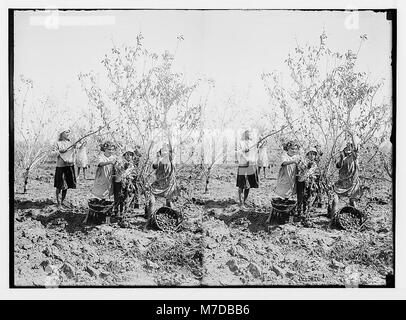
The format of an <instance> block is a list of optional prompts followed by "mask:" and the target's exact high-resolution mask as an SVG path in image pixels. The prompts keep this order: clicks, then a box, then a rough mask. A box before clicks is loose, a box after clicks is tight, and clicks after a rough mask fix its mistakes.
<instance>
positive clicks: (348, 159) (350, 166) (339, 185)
mask: <svg viewBox="0 0 406 320" xmlns="http://www.w3.org/2000/svg"><path fill="white" fill-rule="evenodd" d="M357 158H358V149H357V148H356V146H355V143H354V142H353V141H349V142H347V145H346V146H345V148H344V149H343V150H342V151H341V153H340V156H339V159H338V161H337V163H336V167H337V169H339V171H338V181H336V183H334V192H335V195H334V199H333V204H332V210H331V212H330V216H331V217H332V216H334V214H335V213H336V207H337V203H338V198H339V197H340V198H341V197H347V198H349V202H350V206H352V207H354V208H355V207H356V199H358V198H359V197H360V196H361V188H360V184H361V183H360V178H359V176H358V160H357Z"/></svg>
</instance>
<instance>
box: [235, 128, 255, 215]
mask: <svg viewBox="0 0 406 320" xmlns="http://www.w3.org/2000/svg"><path fill="white" fill-rule="evenodd" d="M257 155H258V151H257V146H256V145H255V142H253V140H252V139H251V135H250V131H249V130H245V131H244V132H243V134H242V138H241V141H240V143H239V145H238V149H237V157H238V171H237V184H236V186H237V187H238V198H239V202H240V206H241V207H242V208H244V207H245V205H246V201H247V198H248V194H249V192H250V188H258V186H259V181H258V170H257ZM243 194H244V197H243V198H242V195H243Z"/></svg>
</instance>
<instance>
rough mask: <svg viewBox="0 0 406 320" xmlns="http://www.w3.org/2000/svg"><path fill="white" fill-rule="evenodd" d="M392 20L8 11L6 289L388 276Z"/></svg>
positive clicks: (297, 14) (272, 283) (348, 13)
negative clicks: (8, 236)
mask: <svg viewBox="0 0 406 320" xmlns="http://www.w3.org/2000/svg"><path fill="white" fill-rule="evenodd" d="M395 26H396V10H356V9H351V10H344V9H342V10H338V9H337V10H316V9H314V10H270V9H266V10H265V9H249V10H248V9H228V10H225V9H221V10H220V9H204V10H203V9H199V10H198V9H193V10H190V9H189V10H183V9H181V8H179V9H176V10H172V9H171V10H169V9H159V10H147V9H144V10H142V9H108V8H106V9H86V10H83V9H81V10H79V9H58V8H38V9H9V51H10V60H9V63H10V70H11V71H10V72H11V74H10V79H11V80H10V98H11V100H10V113H11V119H12V123H11V124H10V198H11V200H10V201H11V203H12V206H11V208H10V210H11V211H10V223H11V225H12V231H14V234H11V243H10V250H11V266H10V268H11V275H10V278H11V279H10V286H11V287H17V288H18V287H20V288H31V287H38V288H54V287H60V288H63V287H101V288H103V287H113V288H116V287H198V288H202V287H250V286H251V287H252V286H254V287H343V288H346V287H393V286H394V280H395V270H394V219H395V211H394V201H395V199H394V186H395V185H394V179H395V177H394V172H395V167H394V154H395V153H394V151H395V139H394V134H393V132H394V128H393V123H394V122H393V119H394V115H395V114H396V112H395V111H396V110H395V109H396V108H395V107H396V105H395V101H394V95H393V88H394V68H395V67H396V56H395V54H394V52H396V50H395V46H396V40H395V39H396V38H395V37H394V32H395V31H394V30H395V29H394V28H395ZM394 50H395V51H394Z"/></svg>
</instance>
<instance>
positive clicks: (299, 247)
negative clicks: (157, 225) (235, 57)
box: [14, 163, 393, 287]
mask: <svg viewBox="0 0 406 320" xmlns="http://www.w3.org/2000/svg"><path fill="white" fill-rule="evenodd" d="M235 171H236V170H235V168H234V167H233V166H219V167H216V168H215V169H214V170H213V176H212V179H211V182H210V185H209V192H208V193H206V194H204V193H203V191H202V190H203V189H204V188H203V185H202V184H201V183H200V182H199V183H197V182H196V183H195V184H194V185H193V189H194V193H193V194H192V197H193V199H192V200H193V201H188V202H182V203H181V202H178V203H176V204H175V205H176V206H177V208H181V211H182V213H183V215H184V220H183V223H182V227H181V229H180V230H179V231H177V232H164V231H157V230H150V229H146V228H145V222H146V221H145V219H144V218H142V216H141V215H142V213H143V212H142V210H139V211H134V212H131V213H130V214H129V216H128V217H126V218H125V219H124V220H123V221H113V223H112V224H111V225H106V224H100V225H97V224H93V223H90V224H84V223H83V220H84V219H85V215H86V212H87V211H86V210H87V200H88V198H89V192H90V188H91V186H92V184H93V180H91V179H89V180H84V179H83V177H82V176H81V177H80V178H79V179H78V188H77V189H76V190H69V191H68V196H67V202H68V203H69V205H70V206H71V209H69V210H66V211H65V212H58V211H57V210H56V206H55V195H54V192H55V190H54V188H53V174H54V165H53V163H46V164H44V165H43V166H42V167H41V168H40V169H38V170H37V171H36V172H35V173H34V174H33V177H32V179H31V180H30V182H29V185H28V192H27V193H26V194H21V193H19V192H21V190H22V185H21V181H19V180H17V181H16V182H15V199H14V207H15V208H14V213H15V215H14V230H15V234H14V240H15V241H14V272H15V285H16V286H50V287H52V286H76V285H80V286H129V285H130V286H235V285H237V286H253V285H254V286H263V285H265V286H274V285H282V286H285V285H286V286H309V285H311V286H315V285H316V286H325V285H328V286H331V285H340V286H343V285H346V286H349V285H354V284H355V285H358V284H359V285H385V277H386V275H387V274H389V273H393V260H392V259H393V238H392V215H393V213H392V191H391V185H390V184H389V183H386V184H380V185H374V186H373V187H372V190H371V194H370V195H369V196H368V197H366V199H365V200H364V201H365V202H366V201H367V200H369V201H370V205H369V206H368V207H367V209H366V213H367V214H368V217H369V220H368V222H367V224H366V227H365V230H364V231H362V232H359V231H353V232H350V231H344V230H337V229H332V228H330V227H329V220H328V219H327V217H326V215H325V213H326V208H325V207H323V208H317V209H313V211H312V215H311V219H310V223H309V224H308V225H307V226H306V227H305V226H303V225H302V224H301V223H299V222H289V223H286V224H283V225H277V226H269V225H268V224H267V223H266V219H267V217H268V214H269V212H270V200H271V198H272V197H273V195H274V193H273V190H274V187H275V184H276V180H275V177H274V175H272V176H269V177H267V178H266V179H264V178H261V182H260V188H259V189H253V190H252V191H251V193H250V196H249V199H250V201H249V207H248V208H247V209H246V210H240V208H239V206H238V204H237V202H236V200H237V189H236V187H235V179H236V176H235ZM88 177H89V178H93V177H94V168H93V169H91V171H90V172H88ZM261 177H262V174H261ZM191 183H193V182H191ZM367 198H368V199H367ZM371 201H372V202H371ZM342 205H344V204H342ZM363 206H365V203H361V204H360V208H363ZM158 207H159V205H157V208H158Z"/></svg>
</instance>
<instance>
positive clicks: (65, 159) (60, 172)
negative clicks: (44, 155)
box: [54, 129, 76, 210]
mask: <svg viewBox="0 0 406 320" xmlns="http://www.w3.org/2000/svg"><path fill="white" fill-rule="evenodd" d="M69 136H70V130H69V129H63V130H61V131H60V133H59V138H58V141H57V142H56V144H55V147H54V151H55V152H56V153H58V157H57V160H56V170H55V179H54V187H55V188H56V202H57V208H58V210H61V209H65V208H67V206H66V205H65V204H64V201H65V198H66V194H67V192H68V189H76V176H75V167H74V163H75V146H72V143H71V141H70V139H69ZM61 193H62V198H61Z"/></svg>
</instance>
